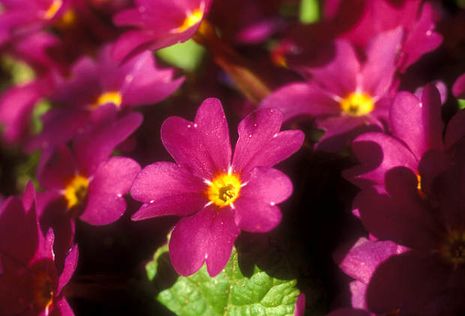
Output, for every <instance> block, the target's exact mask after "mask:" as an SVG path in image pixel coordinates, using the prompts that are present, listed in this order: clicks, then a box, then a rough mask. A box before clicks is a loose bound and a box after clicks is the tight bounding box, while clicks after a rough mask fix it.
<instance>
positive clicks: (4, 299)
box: [0, 185, 78, 316]
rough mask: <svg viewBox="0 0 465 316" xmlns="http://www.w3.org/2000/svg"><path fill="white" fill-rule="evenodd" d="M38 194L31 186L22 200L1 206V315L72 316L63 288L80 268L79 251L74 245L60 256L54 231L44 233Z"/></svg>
mask: <svg viewBox="0 0 465 316" xmlns="http://www.w3.org/2000/svg"><path fill="white" fill-rule="evenodd" d="M34 195H35V193H34V189H33V188H32V185H29V186H28V188H27V189H26V192H25V194H24V196H23V199H22V200H21V199H19V198H16V197H10V198H8V199H7V200H6V201H5V202H4V203H3V204H2V206H1V208H0V314H1V315H5V316H13V315H40V316H48V315H57V316H59V315H63V316H72V315H74V313H73V311H72V310H71V307H70V306H69V305H68V303H67V301H66V298H65V297H64V295H63V288H64V286H65V285H66V284H67V283H68V282H69V280H70V279H71V276H72V275H73V273H74V270H75V269H76V265H77V259H78V250H77V247H76V246H72V247H71V248H68V251H67V253H66V255H65V257H64V258H56V256H55V253H54V250H53V246H54V242H55V235H54V232H53V231H52V230H48V232H47V234H45V235H44V234H43V233H42V231H41V229H40V226H39V222H38V220H37V214H36V208H35V201H34V200H35V196H34ZM57 259H58V260H59V261H61V262H62V263H63V265H62V267H59V265H57Z"/></svg>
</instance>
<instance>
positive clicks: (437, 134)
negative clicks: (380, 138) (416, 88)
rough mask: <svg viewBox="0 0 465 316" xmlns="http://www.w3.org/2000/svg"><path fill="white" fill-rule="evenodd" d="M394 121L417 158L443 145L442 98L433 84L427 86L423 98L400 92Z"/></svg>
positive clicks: (394, 127)
mask: <svg viewBox="0 0 465 316" xmlns="http://www.w3.org/2000/svg"><path fill="white" fill-rule="evenodd" d="M390 122H391V126H392V130H393V134H394V135H395V136H396V137H398V138H399V139H402V140H403V141H404V142H405V143H406V144H407V146H408V147H409V149H410V150H411V151H412V152H413V153H414V154H415V156H416V157H417V160H421V158H422V157H423V155H424V154H425V152H427V151H428V150H433V149H437V150H439V149H441V148H442V130H443V124H442V118H441V100H440V96H439V92H438V91H437V89H436V88H435V87H434V86H433V85H427V86H425V88H424V89H423V93H422V98H421V100H419V99H418V98H417V97H416V96H415V95H413V94H411V93H408V92H401V93H399V94H397V96H396V98H395V100H394V102H393V104H392V107H391V112H390Z"/></svg>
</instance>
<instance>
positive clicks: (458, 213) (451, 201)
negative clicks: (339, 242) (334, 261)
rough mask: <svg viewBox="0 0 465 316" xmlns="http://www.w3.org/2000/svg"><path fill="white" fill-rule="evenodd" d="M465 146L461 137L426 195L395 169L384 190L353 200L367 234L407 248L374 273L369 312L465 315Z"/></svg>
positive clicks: (412, 179)
mask: <svg viewBox="0 0 465 316" xmlns="http://www.w3.org/2000/svg"><path fill="white" fill-rule="evenodd" d="M464 145H465V143H464V139H462V141H461V142H460V143H459V144H458V145H456V147H457V148H458V149H457V151H456V155H455V157H456V160H455V161H454V163H453V164H450V167H449V168H448V169H447V170H446V171H443V172H442V173H441V175H439V176H435V177H434V181H433V184H432V188H431V190H429V192H430V193H429V194H428V195H426V197H424V198H422V197H420V196H419V195H418V193H417V189H416V188H415V186H416V182H417V179H416V176H415V174H413V173H412V172H411V171H410V170H408V169H406V168H402V167H399V168H396V169H393V170H390V171H389V172H388V173H387V174H386V179H385V182H386V184H385V186H386V190H385V192H383V191H379V190H376V188H372V189H365V190H363V191H362V192H361V193H360V194H359V195H358V196H357V198H356V200H355V201H354V205H355V207H356V208H357V209H358V210H359V212H360V218H361V220H362V222H363V224H364V226H365V227H366V228H367V229H368V231H369V232H370V233H372V234H373V235H374V236H376V237H377V238H380V239H385V240H392V241H393V242H395V243H398V244H400V245H403V246H406V247H409V248H410V250H408V251H406V252H404V253H402V254H400V255H396V256H392V257H391V258H389V259H387V260H386V261H384V262H383V263H381V264H380V265H379V266H378V267H377V269H376V271H375V272H374V273H373V275H372V277H371V280H370V283H369V284H368V288H367V292H366V293H367V294H366V302H367V306H368V308H369V309H370V311H372V312H374V313H377V314H384V313H390V312H392V311H397V312H398V313H399V314H400V315H461V314H463V312H464V311H465V304H464V302H463V300H462V299H461V298H463V297H464V295H465V286H464V284H465V252H464V249H465V228H464V227H465V216H464V214H465V210H464V209H463V205H464V204H463V196H464V192H463V188H464V187H465V186H464V183H465V182H464V181H465V165H464V163H463V157H464V154H465V146H464ZM427 176H429V177H431V176H432V175H428V174H427Z"/></svg>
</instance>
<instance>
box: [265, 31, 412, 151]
mask: <svg viewBox="0 0 465 316" xmlns="http://www.w3.org/2000/svg"><path fill="white" fill-rule="evenodd" d="M402 35H403V33H402V30H401V29H395V30H392V31H389V32H384V33H381V34H378V36H376V37H375V38H373V40H372V42H371V43H370V45H369V47H368V48H367V50H366V52H365V53H366V56H365V57H366V59H365V61H364V62H362V61H361V60H360V59H359V58H358V57H357V53H356V51H355V49H354V47H353V46H352V45H351V44H350V43H349V42H347V41H343V40H341V41H337V42H336V43H335V46H336V56H335V57H334V59H333V60H332V61H331V62H329V63H328V64H326V65H324V66H321V67H318V68H316V67H306V68H303V71H304V72H305V73H308V74H309V77H310V78H309V80H308V81H307V82H302V83H291V84H288V85H285V86H284V87H282V88H280V89H278V90H276V91H275V92H273V93H272V94H271V95H270V96H268V97H267V98H266V99H265V100H263V102H262V103H261V106H262V107H265V108H267V107H276V108H279V109H280V110H282V112H283V113H284V115H285V117H286V119H288V118H293V117H297V116H302V115H306V116H311V117H313V118H315V120H316V125H317V127H319V128H320V129H323V130H324V131H325V134H324V136H323V137H322V139H321V140H320V142H319V143H318V148H319V149H323V150H327V151H337V150H340V149H341V148H344V146H346V145H347V142H348V141H350V140H351V139H352V138H354V137H355V136H356V135H358V134H360V133H362V132H364V131H367V130H368V129H371V130H373V128H375V129H380V128H382V122H383V121H384V120H385V119H386V118H387V114H388V109H389V105H390V102H391V94H392V93H393V92H394V91H395V89H396V84H395V73H396V67H395V61H396V59H397V56H398V54H399V48H400V42H401V39H402Z"/></svg>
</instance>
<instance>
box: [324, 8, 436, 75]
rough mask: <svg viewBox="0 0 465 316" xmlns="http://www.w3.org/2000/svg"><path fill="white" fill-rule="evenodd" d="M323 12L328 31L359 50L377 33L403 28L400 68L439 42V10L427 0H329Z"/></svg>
mask: <svg viewBox="0 0 465 316" xmlns="http://www.w3.org/2000/svg"><path fill="white" fill-rule="evenodd" d="M323 11H324V15H325V20H326V23H327V24H328V25H326V28H327V29H328V31H330V32H334V33H336V35H335V36H337V38H339V39H347V40H349V41H350V42H351V43H352V44H354V45H355V46H356V47H357V48H359V49H362V50H363V49H365V48H366V47H367V45H368V43H369V42H370V40H371V39H372V38H373V37H375V36H377V35H378V34H380V33H382V32H385V31H389V30H392V29H394V28H397V27H399V26H400V27H402V28H403V30H404V32H405V33H404V34H405V35H404V38H403V39H402V45H401V47H402V48H401V50H402V54H401V55H400V56H399V57H400V58H399V60H398V61H397V62H398V67H399V69H400V70H401V71H403V70H405V69H407V68H408V67H409V66H410V65H412V64H413V63H415V62H416V61H417V60H418V59H420V57H422V56H423V55H424V54H425V53H428V52H430V51H432V50H434V49H436V48H437V47H438V46H439V45H440V44H441V42H442V36H441V35H440V34H438V33H437V32H435V24H436V21H437V20H438V16H439V13H437V12H436V11H435V8H434V7H433V5H432V4H431V3H428V2H426V1H421V0H408V1H397V2H394V1H390V0H377V1H370V0H361V1H360V0H345V1H341V0H328V1H325V2H324V8H323Z"/></svg>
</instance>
